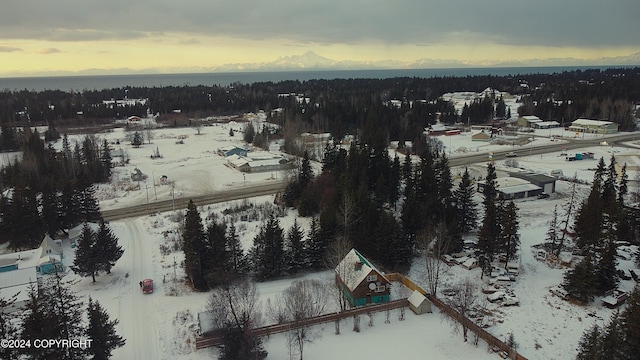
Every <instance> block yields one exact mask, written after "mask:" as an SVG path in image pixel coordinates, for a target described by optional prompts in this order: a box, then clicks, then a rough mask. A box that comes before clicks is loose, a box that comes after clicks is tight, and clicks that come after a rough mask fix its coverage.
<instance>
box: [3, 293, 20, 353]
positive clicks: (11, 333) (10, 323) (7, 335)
mask: <svg viewBox="0 0 640 360" xmlns="http://www.w3.org/2000/svg"><path fill="white" fill-rule="evenodd" d="M16 296H17V295H14V296H13V297H11V298H9V299H5V298H0V339H18V328H17V327H16V325H15V320H16V317H17V314H16V312H12V311H8V308H9V307H10V306H12V305H13V304H15V301H16ZM17 357H18V349H15V348H13V347H0V359H16V358H17Z"/></svg>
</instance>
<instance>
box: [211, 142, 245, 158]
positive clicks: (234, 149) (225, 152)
mask: <svg viewBox="0 0 640 360" xmlns="http://www.w3.org/2000/svg"><path fill="white" fill-rule="evenodd" d="M248 153H249V150H247V149H245V148H241V147H239V146H234V145H228V146H223V147H221V148H218V155H220V156H224V157H229V156H231V155H238V156H247V154H248Z"/></svg>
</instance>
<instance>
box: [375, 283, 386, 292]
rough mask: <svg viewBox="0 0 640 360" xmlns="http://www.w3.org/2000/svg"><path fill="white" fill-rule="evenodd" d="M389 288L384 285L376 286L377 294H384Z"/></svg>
mask: <svg viewBox="0 0 640 360" xmlns="http://www.w3.org/2000/svg"><path fill="white" fill-rule="evenodd" d="M386 288H387V287H386V286H384V284H383V285H378V286H376V292H384V291H385V289H386Z"/></svg>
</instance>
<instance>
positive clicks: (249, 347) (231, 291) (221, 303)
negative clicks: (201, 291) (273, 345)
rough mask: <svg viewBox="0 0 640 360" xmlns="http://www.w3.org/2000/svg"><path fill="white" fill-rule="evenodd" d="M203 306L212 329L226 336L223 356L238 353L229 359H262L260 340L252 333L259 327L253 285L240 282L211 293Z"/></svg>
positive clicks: (249, 282)
mask: <svg viewBox="0 0 640 360" xmlns="http://www.w3.org/2000/svg"><path fill="white" fill-rule="evenodd" d="M207 305H208V310H209V311H210V312H211V315H212V319H213V321H214V326H215V327H216V328H217V329H220V330H221V331H222V332H223V334H226V335H227V336H224V343H223V346H224V349H223V352H225V351H238V349H240V350H239V351H240V353H237V354H236V353H233V356H240V357H236V358H242V357H245V358H246V356H249V355H250V356H251V357H252V358H260V359H262V358H264V357H266V352H265V351H264V350H263V349H262V342H261V340H260V338H258V337H257V336H256V335H255V334H254V333H253V329H255V328H257V327H258V326H260V324H261V317H262V313H261V309H260V307H261V306H260V301H259V297H258V291H257V288H256V284H255V283H254V282H252V281H249V280H247V279H243V280H240V281H237V282H232V283H230V284H227V285H224V286H221V287H218V288H216V289H214V290H213V291H212V293H211V295H210V297H209V301H208V304H207ZM231 342H233V343H231ZM228 355H229V356H231V355H232V354H228Z"/></svg>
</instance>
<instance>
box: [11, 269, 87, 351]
mask: <svg viewBox="0 0 640 360" xmlns="http://www.w3.org/2000/svg"><path fill="white" fill-rule="evenodd" d="M25 310H26V311H25V312H24V314H23V326H22V332H21V334H20V337H21V338H22V339H32V340H33V339H53V340H67V341H71V340H77V339H80V338H82V336H83V335H84V333H85V327H84V323H83V321H82V301H81V300H80V299H79V298H78V296H77V295H76V294H75V293H73V291H72V290H71V283H70V282H66V281H62V278H61V277H60V275H59V274H56V275H55V276H53V277H49V278H46V279H45V280H44V281H43V283H42V284H41V285H40V286H39V288H38V290H36V289H35V288H32V289H31V291H30V293H29V300H28V301H27V305H26V309H25ZM25 354H26V355H27V356H28V357H29V358H32V359H65V360H74V359H84V349H81V348H73V347H64V346H60V347H57V346H53V347H48V348H35V347H31V348H29V349H26V350H25Z"/></svg>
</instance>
